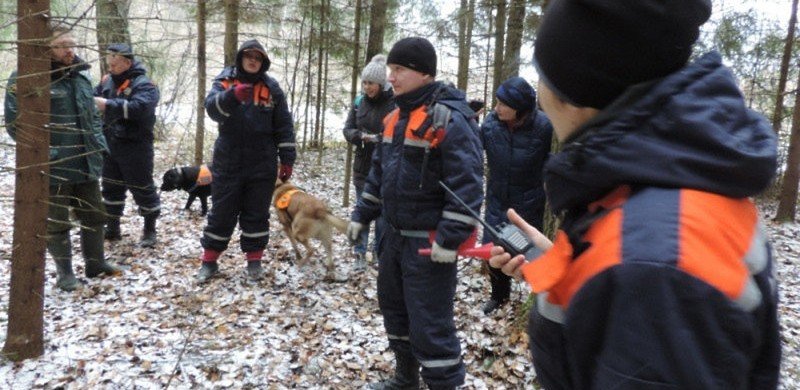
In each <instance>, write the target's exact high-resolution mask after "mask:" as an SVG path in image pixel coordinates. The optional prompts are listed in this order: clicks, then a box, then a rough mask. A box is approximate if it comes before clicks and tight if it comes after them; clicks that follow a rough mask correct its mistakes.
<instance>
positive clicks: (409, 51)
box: [386, 37, 436, 77]
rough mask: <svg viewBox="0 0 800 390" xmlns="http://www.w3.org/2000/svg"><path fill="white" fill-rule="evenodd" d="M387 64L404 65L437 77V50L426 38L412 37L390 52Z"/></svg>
mask: <svg viewBox="0 0 800 390" xmlns="http://www.w3.org/2000/svg"><path fill="white" fill-rule="evenodd" d="M386 63H387V64H396V65H402V66H405V67H406V68H409V69H413V70H416V71H417V72H420V73H424V74H429V75H431V76H432V77H436V49H434V48H433V45H432V44H431V43H430V42H429V41H428V40H427V39H425V38H419V37H412V38H403V39H401V40H399V41H397V42H396V43H395V44H394V46H392V50H390V51H389V57H388V58H387V59H386Z"/></svg>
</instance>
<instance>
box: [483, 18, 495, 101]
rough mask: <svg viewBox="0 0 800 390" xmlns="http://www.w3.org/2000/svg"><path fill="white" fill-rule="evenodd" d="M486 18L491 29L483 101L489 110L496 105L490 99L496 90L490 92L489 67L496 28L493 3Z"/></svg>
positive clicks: (487, 35)
mask: <svg viewBox="0 0 800 390" xmlns="http://www.w3.org/2000/svg"><path fill="white" fill-rule="evenodd" d="M486 19H487V20H488V21H489V29H488V30H486V65H485V69H484V72H483V101H484V102H486V105H487V110H486V111H487V112H488V111H489V110H490V109H492V108H493V107H494V98H492V99H489V97H490V96H494V91H492V92H489V67H491V65H492V60H491V58H492V56H490V55H489V53H490V52H491V51H492V32H493V28H494V19H493V18H492V7H491V5H488V6H487V7H486Z"/></svg>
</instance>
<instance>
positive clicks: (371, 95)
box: [342, 54, 395, 270]
mask: <svg viewBox="0 0 800 390" xmlns="http://www.w3.org/2000/svg"><path fill="white" fill-rule="evenodd" d="M388 87H389V84H388V83H387V82H386V56H385V55H383V54H377V55H375V57H373V58H372V60H371V61H370V63H369V64H367V66H365V67H364V70H363V71H362V72H361V89H362V90H363V91H364V93H363V94H362V95H359V96H358V97H357V98H356V101H355V102H354V103H353V107H352V108H351V109H350V113H349V114H348V115H347V121H346V122H345V124H344V130H342V132H343V133H344V138H345V139H346V140H347V142H349V143H350V144H352V145H353V146H354V147H355V156H354V158H353V186H355V187H356V202H358V200H360V199H361V193H362V192H364V182H365V181H366V180H367V175H368V174H369V169H370V166H371V165H372V153H373V151H374V150H375V145H376V144H377V143H379V142H380V141H381V133H383V118H384V117H385V116H386V115H387V114H389V113H390V112H391V111H392V110H394V108H395V104H394V95H393V94H392V90H391V89H390V88H388ZM380 225H381V221H380V218H379V220H378V221H377V222H376V223H375V244H374V245H373V253H375V254H376V255H375V256H374V257H375V259H376V261H377V253H378V248H377V247H378V242H380V241H379V240H380V233H381V228H380ZM368 240H369V226H367V227H365V228H364V229H363V230H362V233H361V238H360V239H359V241H358V243H356V245H355V246H354V247H353V253H354V254H355V256H356V263H355V266H354V269H356V270H362V269H364V267H365V266H366V260H365V256H366V253H367V245H368V242H369V241H368Z"/></svg>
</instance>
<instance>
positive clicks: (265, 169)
mask: <svg viewBox="0 0 800 390" xmlns="http://www.w3.org/2000/svg"><path fill="white" fill-rule="evenodd" d="M269 65H270V60H269V56H267V52H266V50H264V47H263V46H261V44H260V43H258V41H256V40H249V41H246V42H244V43H243V44H242V46H241V47H240V48H239V51H238V52H237V54H236V65H235V66H231V67H227V68H225V69H223V71H222V73H220V74H219V75H218V76H217V77H216V78H215V79H214V84H213V86H212V87H211V91H210V92H209V93H208V96H206V102H205V104H206V110H207V111H208V115H209V116H211V119H213V120H214V121H216V122H217V123H219V137H218V138H217V141H216V143H215V144H214V159H213V162H212V168H211V174H212V179H211V180H212V182H213V183H214V185H213V187H212V190H211V201H212V206H211V211H210V212H209V213H208V224H207V225H206V227H205V229H204V230H203V236H202V238H201V239H200V243H201V244H202V245H203V255H202V258H201V262H202V265H201V267H200V271H199V272H198V274H197V280H198V281H199V282H201V283H202V282H205V281H207V280H208V279H209V278H211V277H212V276H214V275H216V274H217V273H218V272H219V270H218V266H217V259H218V258H219V256H220V254H221V253H222V251H224V250H225V249H227V247H228V242H229V241H230V239H231V235H232V234H233V229H234V228H235V227H236V224H237V222H238V224H239V227H240V228H241V230H242V235H241V240H240V244H241V248H242V251H243V252H245V259H246V260H247V275H248V278H249V279H250V280H254V281H255V280H260V279H261V278H262V277H263V269H262V267H261V260H262V257H263V254H264V248H265V247H266V245H267V240H268V239H269V205H270V199H271V198H272V191H273V190H274V189H275V181H276V179H278V178H280V179H281V180H283V181H286V180H289V178H290V177H291V175H292V166H293V165H294V161H295V158H296V157H297V153H296V151H295V136H294V124H293V122H292V115H291V113H290V112H289V108H288V105H287V104H286V95H284V93H283V91H282V90H281V88H280V86H279V85H278V82H277V81H275V79H273V78H272V77H270V76H268V75H267V73H266V72H267V70H269ZM278 160H280V167H279V166H278Z"/></svg>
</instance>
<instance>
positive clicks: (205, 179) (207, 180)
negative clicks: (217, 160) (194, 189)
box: [197, 164, 212, 187]
mask: <svg viewBox="0 0 800 390" xmlns="http://www.w3.org/2000/svg"><path fill="white" fill-rule="evenodd" d="M211 180H212V175H211V170H210V169H208V165H206V164H203V165H201V166H200V172H199V173H198V174H197V186H198V187H199V186H207V185H209V184H211Z"/></svg>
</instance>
